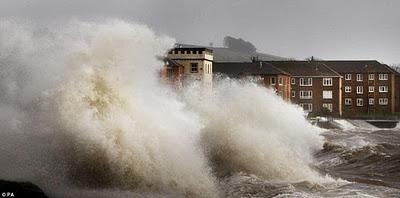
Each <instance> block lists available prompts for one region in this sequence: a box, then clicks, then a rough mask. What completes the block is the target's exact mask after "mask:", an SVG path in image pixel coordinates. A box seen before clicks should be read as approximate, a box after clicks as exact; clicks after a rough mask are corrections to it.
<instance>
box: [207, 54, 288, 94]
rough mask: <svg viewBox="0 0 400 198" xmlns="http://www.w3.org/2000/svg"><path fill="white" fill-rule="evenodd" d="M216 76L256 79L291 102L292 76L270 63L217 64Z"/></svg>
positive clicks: (215, 66)
mask: <svg viewBox="0 0 400 198" xmlns="http://www.w3.org/2000/svg"><path fill="white" fill-rule="evenodd" d="M213 73H214V74H224V75H227V76H228V77H231V78H245V77H249V76H251V77H254V78H256V79H259V80H260V83H261V84H263V85H264V86H267V87H270V88H272V89H274V90H275V92H276V93H277V94H278V95H280V96H282V98H283V99H284V100H285V101H290V98H291V95H290V93H291V92H290V91H291V88H290V75H289V74H288V73H287V72H285V71H282V70H280V69H278V68H276V67H274V66H273V65H271V64H269V63H264V62H215V63H214V69H213Z"/></svg>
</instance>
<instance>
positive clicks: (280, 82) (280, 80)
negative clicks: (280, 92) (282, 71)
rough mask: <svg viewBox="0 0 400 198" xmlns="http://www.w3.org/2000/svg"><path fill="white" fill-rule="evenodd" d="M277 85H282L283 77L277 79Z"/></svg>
mask: <svg viewBox="0 0 400 198" xmlns="http://www.w3.org/2000/svg"><path fill="white" fill-rule="evenodd" d="M278 84H279V85H283V77H279V78H278Z"/></svg>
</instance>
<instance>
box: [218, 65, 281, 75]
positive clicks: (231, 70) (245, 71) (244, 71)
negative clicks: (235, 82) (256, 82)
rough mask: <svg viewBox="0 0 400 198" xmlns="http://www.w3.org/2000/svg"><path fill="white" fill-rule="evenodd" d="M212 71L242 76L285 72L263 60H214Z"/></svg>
mask: <svg viewBox="0 0 400 198" xmlns="http://www.w3.org/2000/svg"><path fill="white" fill-rule="evenodd" d="M213 73H222V74H226V75H228V76H242V75H265V74H267V75H268V74H270V75H276V74H286V75H288V73H286V72H285V71H282V70H280V69H278V68H276V67H274V66H273V65H271V64H269V63H263V62H256V63H252V62H236V63H233V62H215V63H214V64H213Z"/></svg>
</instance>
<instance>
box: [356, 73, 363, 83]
mask: <svg viewBox="0 0 400 198" xmlns="http://www.w3.org/2000/svg"><path fill="white" fill-rule="evenodd" d="M356 79H357V82H362V81H363V75H362V74H357V78H356Z"/></svg>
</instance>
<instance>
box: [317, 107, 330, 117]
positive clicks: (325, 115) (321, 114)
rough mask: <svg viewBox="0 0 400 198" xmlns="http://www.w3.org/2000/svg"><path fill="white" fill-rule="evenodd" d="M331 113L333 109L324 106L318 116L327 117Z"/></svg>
mask: <svg viewBox="0 0 400 198" xmlns="http://www.w3.org/2000/svg"><path fill="white" fill-rule="evenodd" d="M330 115H331V110H329V109H328V108H326V107H322V108H321V110H320V112H318V116H322V117H327V116H330Z"/></svg>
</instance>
